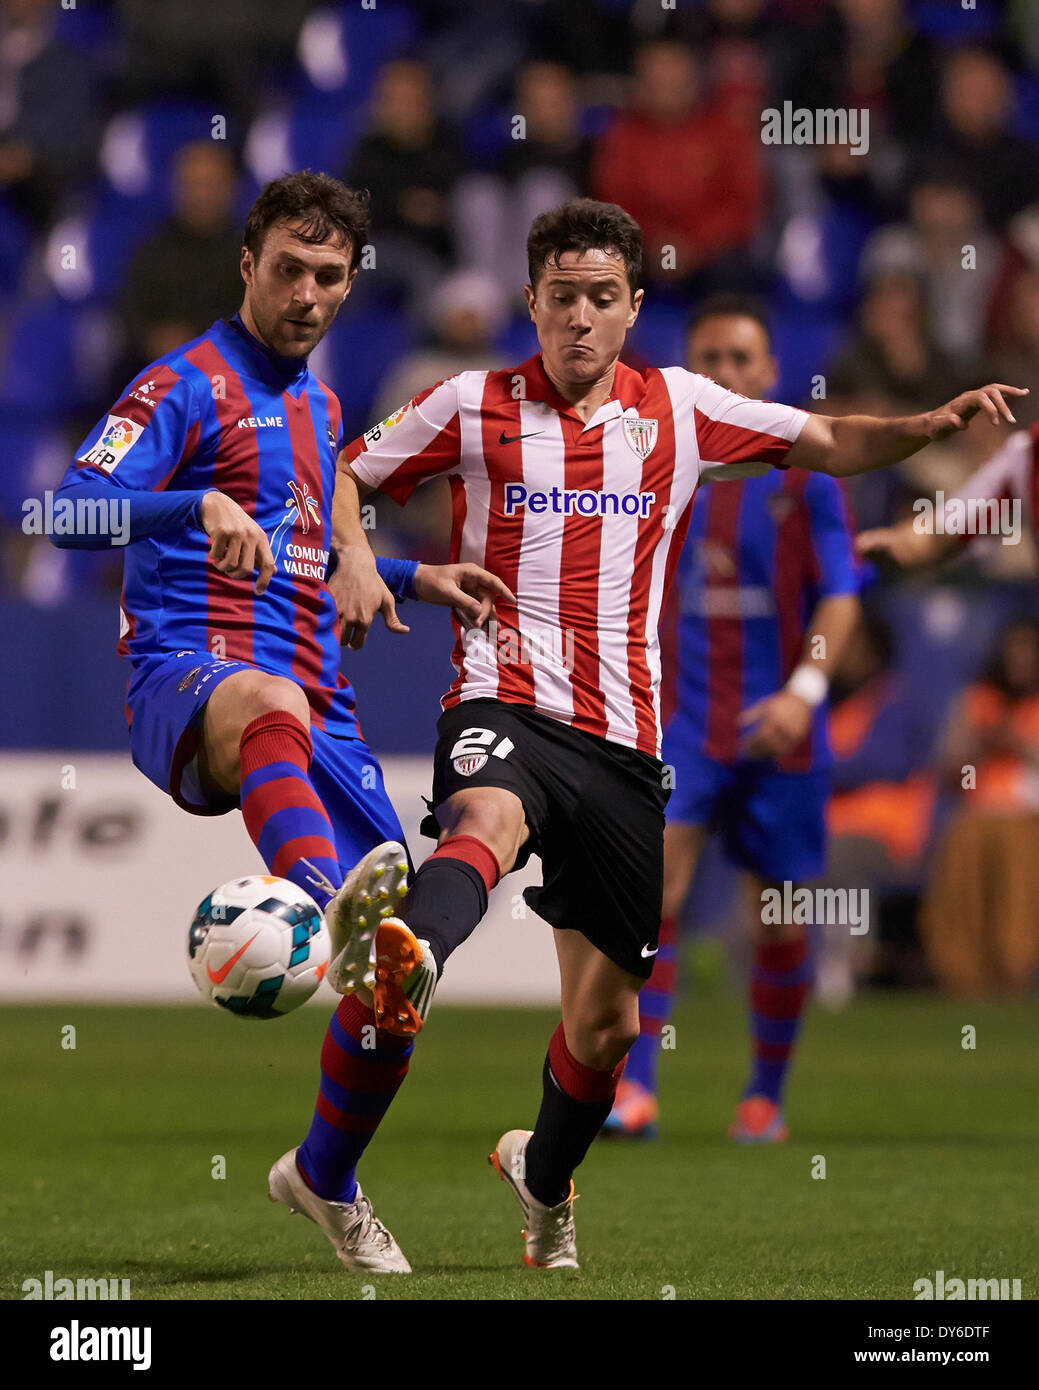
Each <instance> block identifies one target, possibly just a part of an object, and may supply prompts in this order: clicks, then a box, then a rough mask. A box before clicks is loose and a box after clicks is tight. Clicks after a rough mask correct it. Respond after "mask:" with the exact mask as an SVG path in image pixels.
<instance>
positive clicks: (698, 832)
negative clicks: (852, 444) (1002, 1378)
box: [606, 295, 859, 1143]
mask: <svg viewBox="0 0 1039 1390" xmlns="http://www.w3.org/2000/svg"><path fill="white" fill-rule="evenodd" d="M686 364H687V366H688V367H689V370H690V371H693V372H699V373H700V374H702V375H703V376H709V377H712V378H713V379H714V380H715V381H716V382H717V383H718V385H719V386H722V387H724V388H725V389H726V390H728V391H738V392H739V393H740V394H741V395H744V396H751V397H755V398H760V397H765V396H768V395H769V394H770V393H771V392H772V391H773V389H774V388H775V384H776V381H777V379H778V366H777V363H776V361H775V359H774V358H773V357H772V355H771V346H770V341H769V329H768V323H767V320H766V319H765V317H764V315H763V312H762V310H761V309H760V307H758V306H757V305H756V304H755V303H754V302H753V301H750V300H746V299H743V298H740V297H738V296H735V295H719V296H717V297H715V298H714V299H711V300H708V301H707V302H706V303H705V304H703V305H702V306H701V308H700V309H699V310H698V311H697V312H696V314H695V315H694V317H693V319H692V321H691V325H690V329H689V337H688V352H687V357H686ZM701 476H702V475H701ZM678 590H679V604H680V609H681V617H680V628H679V634H678V702H677V708H676V710H675V714H674V717H673V719H672V720H671V721H670V723H669V724H668V727H667V730H666V732H665V735H664V744H663V752H662V755H661V756H662V757H663V760H664V763H665V765H666V766H667V767H669V768H672V769H673V770H674V771H673V791H672V793H671V800H670V802H669V803H668V815H667V827H666V829H665V831H664V900H663V910H662V916H661V924H660V949H659V952H658V954H657V958H656V963H655V965H654V967H653V974H652V975H651V976H650V978H649V981H648V982H647V984H646V987H645V989H644V990H643V991H642V994H641V996H640V999H639V1037H638V1040H637V1041H636V1043H635V1044H634V1046H633V1047H632V1049H631V1052H630V1053H629V1054H628V1060H627V1064H626V1066H625V1070H624V1076H623V1078H622V1080H621V1082H620V1085H619V1087H618V1090H617V1101H616V1104H615V1106H614V1108H613V1111H612V1113H611V1114H610V1117H609V1119H608V1120H607V1122H606V1128H607V1132H610V1133H617V1134H624V1135H631V1136H643V1137H649V1136H651V1135H652V1134H655V1132H656V1124H657V1118H658V1105H657V1059H658V1054H659V1050H660V1041H661V1029H662V1028H663V1026H664V1025H665V1024H666V1023H668V1022H669V1020H670V1018H671V1014H672V1011H673V1008H674V998H675V984H676V981H675V974H676V960H675V954H676V938H677V934H678V923H679V919H680V917H681V914H682V909H683V907H684V906H685V902H686V899H687V898H688V896H689V891H690V888H691V887H692V883H693V877H694V875H695V873H696V866H697V863H698V862H699V859H700V855H701V852H702V850H703V847H704V844H705V843H706V840H707V837H708V835H709V834H710V833H711V832H712V831H718V832H720V833H721V835H722V837H723V842H724V847H725V851H726V855H727V857H728V858H729V859H730V860H731V861H732V862H733V863H734V864H736V865H738V866H739V867H740V868H741V869H742V870H744V871H745V872H744V875H743V878H744V882H743V887H744V889H745V892H746V904H747V906H746V911H747V916H748V920H749V921H750V923H751V938H752V943H753V948H754V967H753V975H752V979H751V986H750V1028H751V1042H752V1063H751V1073H750V1077H749V1079H748V1081H747V1084H746V1086H745V1088H744V1091H743V1096H742V1099H741V1100H740V1102H739V1104H738V1106H737V1107H736V1116H735V1119H734V1121H733V1124H732V1126H731V1128H730V1130H729V1134H730V1136H731V1137H732V1138H734V1139H737V1140H740V1141H742V1142H748V1143H749V1142H761V1141H770V1140H771V1141H773V1142H775V1141H780V1140H783V1139H785V1138H786V1133H787V1131H786V1125H785V1123H784V1120H783V1115H782V1110H781V1104H782V1094H783V1084H784V1081H785V1080H786V1075H787V1071H788V1068H789V1066H790V1063H791V1060H792V1057H793V1051H794V1046H795V1043H796V1040H797V1034H798V1029H799V1026H800V1022H801V1014H802V1011H803V1009H804V1006H805V1003H806V1002H807V999H808V996H809V994H810V991H811V982H812V966H811V949H810V943H809V940H808V934H807V930H806V928H805V926H804V925H802V924H799V923H796V922H784V923H778V924H771V923H769V922H766V921H764V920H763V913H762V891H763V890H764V889H765V888H768V887H778V888H779V889H780V891H782V885H783V883H784V881H786V882H789V883H792V884H794V885H800V884H801V883H803V882H804V881H805V880H806V879H810V878H815V877H817V876H819V875H820V874H822V872H823V869H824V867H825V826H824V817H825V806H826V797H827V793H828V789H829V778H828V767H829V763H830V749H829V743H828V740H827V731H826V708H827V707H826V692H827V687H828V683H829V677H830V675H831V673H832V672H833V671H834V670H835V669H836V667H837V666H838V664H839V662H840V658H841V653H842V651H843V650H844V646H845V643H846V642H847V640H848V635H849V633H850V632H851V630H852V628H853V627H854V625H855V621H856V618H857V616H858V611H859V603H858V599H857V597H856V594H857V591H858V576H857V568H856V564H855V557H854V551H853V544H852V531H851V523H850V518H849V516H848V509H847V506H846V504H845V498H844V494H843V492H842V490H841V486H840V484H839V483H838V482H837V481H836V480H835V479H834V478H831V477H827V476H826V475H825V474H821V473H816V474H807V473H804V472H802V471H800V470H794V471H790V472H777V471H775V470H773V471H772V472H771V473H769V474H767V475H766V476H764V477H760V478H748V479H747V480H746V481H742V482H734V483H724V485H722V483H721V481H720V482H719V485H717V486H707V487H706V488H705V489H704V490H703V491H702V492H701V494H700V496H699V498H698V500H697V504H696V506H695V507H694V509H693V517H692V522H691V524H690V528H689V536H688V539H687V540H686V543H685V545H684V546H683V548H682V553H681V557H680V559H679V562H678Z"/></svg>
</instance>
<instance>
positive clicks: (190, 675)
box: [177, 666, 202, 695]
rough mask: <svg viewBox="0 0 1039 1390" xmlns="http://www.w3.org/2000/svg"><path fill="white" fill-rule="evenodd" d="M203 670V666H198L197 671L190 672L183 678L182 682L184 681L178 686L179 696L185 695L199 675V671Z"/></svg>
mask: <svg viewBox="0 0 1039 1390" xmlns="http://www.w3.org/2000/svg"><path fill="white" fill-rule="evenodd" d="M201 670H202V667H201V666H196V667H195V669H194V670H193V671H189V672H188V674H187V675H186V676H185V677H184V678H183V680H182V681H181V682H180V684H179V685H178V686H177V694H178V695H183V694H184V691H185V690H187V688H188V686H189V685H190V684H191V682H192V681H193V680H194V679H195V677H196V676H197V675H198V673H199V671H201Z"/></svg>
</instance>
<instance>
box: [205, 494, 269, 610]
mask: <svg viewBox="0 0 1039 1390" xmlns="http://www.w3.org/2000/svg"><path fill="white" fill-rule="evenodd" d="M200 512H201V517H202V528H203V530H204V531H205V533H206V535H207V536H208V537H209V561H210V563H211V564H213V565H215V566H216V568H217V569H218V570H220V572H221V573H222V574H226V575H227V576H228V577H229V578H231V579H251V578H252V577H253V575H254V574H255V572H256V571H257V570H259V571H260V573H259V576H258V578H257V580H256V584H255V585H254V592H255V593H257V594H262V593H263V592H264V590H265V589H266V588H267V585H268V584H269V583H270V582H271V580H272V578H273V577H274V568H275V566H274V556H273V555H272V554H271V547H270V543H269V541H268V540H267V536H266V534H265V533H264V531H263V530H262V529H261V528H260V527H259V526H258V525H257V524H256V522H255V521H254V520H253V519H252V517H251V516H250V515H249V513H248V512H246V511H243V510H242V508H241V507H240V506H239V505H238V503H237V502H236V501H235V500H234V498H233V497H228V496H227V495H226V493H223V492H217V491H215V490H214V491H213V492H207V493H206V495H205V497H203V499H202V506H201V508H200Z"/></svg>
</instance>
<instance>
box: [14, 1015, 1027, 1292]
mask: <svg viewBox="0 0 1039 1390" xmlns="http://www.w3.org/2000/svg"><path fill="white" fill-rule="evenodd" d="M555 1017H556V1015H554V1014H553V1013H552V1012H551V1011H549V1010H540V1011H539V1010H511V1009H509V1010H499V1011H493V1010H489V1009H463V1008H450V1007H446V1006H445V1007H443V1008H442V1009H440V1010H436V1009H435V1010H434V1012H433V1015H432V1017H431V1019H430V1022H429V1025H428V1027H427V1030H426V1034H425V1036H423V1038H422V1039H421V1041H420V1044H419V1046H417V1047H416V1049H415V1055H414V1058H413V1061H412V1068H411V1075H410V1076H409V1078H408V1081H407V1083H406V1085H405V1087H404V1089H403V1091H402V1092H401V1094H400V1096H399V1097H398V1098H397V1101H396V1102H395V1103H394V1106H393V1108H392V1109H391V1111H390V1113H389V1116H388V1117H387V1120H386V1121H385V1123H384V1124H383V1126H382V1128H381V1130H380V1132H379V1134H378V1135H377V1137H376V1139H375V1141H374V1142H373V1144H372V1146H371V1148H370V1149H369V1151H368V1154H367V1155H366V1157H365V1160H364V1163H363V1166H362V1169H361V1177H362V1182H363V1184H364V1187H365V1190H366V1191H367V1192H368V1193H369V1195H370V1196H371V1197H372V1198H373V1201H374V1204H375V1208H376V1211H377V1212H378V1213H379V1215H380V1216H381V1217H382V1218H383V1219H384V1220H385V1221H386V1223H387V1225H388V1226H389V1227H390V1229H391V1230H392V1231H393V1232H394V1234H395V1235H396V1237H397V1239H398V1241H399V1242H400V1244H401V1246H402V1248H403V1249H404V1251H405V1253H406V1254H407V1255H408V1258H409V1259H410V1261H411V1263H412V1265H413V1266H414V1269H415V1273H414V1275H413V1276H412V1277H410V1278H408V1277H400V1276H382V1277H373V1276H370V1275H369V1276H360V1275H351V1274H348V1273H346V1272H345V1271H344V1270H343V1269H342V1268H341V1266H340V1265H339V1264H338V1263H337V1261H336V1260H335V1258H334V1255H333V1253H332V1250H331V1247H330V1246H329V1245H328V1243H327V1241H326V1240H325V1238H324V1237H323V1236H322V1235H321V1234H320V1232H319V1231H318V1230H317V1229H316V1227H314V1226H312V1225H311V1224H310V1223H309V1222H308V1221H306V1220H304V1219H303V1218H302V1217H290V1216H289V1214H288V1213H287V1212H286V1211H285V1209H284V1208H283V1207H280V1206H277V1207H276V1206H272V1205H270V1204H269V1203H268V1202H267V1200H266V1175H267V1169H268V1167H269V1166H270V1164H271V1162H272V1161H273V1160H274V1159H275V1158H277V1157H278V1156H279V1155H280V1154H281V1153H282V1152H283V1151H284V1150H285V1149H287V1148H289V1147H290V1146H291V1145H293V1144H294V1143H298V1142H299V1141H300V1140H301V1139H302V1137H303V1134H304V1133H305V1130H306V1126H307V1123H308V1121H309V1115H310V1110H311V1105H312V1103H313V1099H314V1094H315V1091H316V1086H317V1057H318V1051H319V1049H320V1045H321V1039H322V1036H323V1032H324V1025H325V1015H324V1013H323V1011H321V1010H318V1009H305V1010H303V1011H302V1012H301V1013H298V1014H295V1015H293V1016H292V1017H289V1018H286V1019H284V1020H279V1021H277V1022H271V1023H245V1022H242V1021H240V1020H237V1019H232V1018H228V1017H227V1016H225V1015H222V1014H219V1013H217V1012H216V1011H215V1010H210V1009H207V1008H205V1007H202V1006H199V1007H196V1008H191V1007H185V1008H174V1009H159V1008H100V1007H90V1006H86V1005H65V1006H60V1007H50V1006H48V1007H46V1008H44V1007H39V1008H15V1007H9V1008H6V1009H5V1010H4V1011H3V1013H2V1014H0V1055H2V1056H3V1058H4V1066H3V1068H2V1070H0V1114H2V1115H3V1117H4V1118H3V1126H2V1134H3V1137H2V1139H0V1156H2V1171H0V1296H2V1297H4V1298H8V1299H19V1298H22V1297H23V1293H22V1281H23V1280H25V1279H28V1278H31V1277H36V1278H42V1277H43V1274H44V1271H45V1270H47V1269H50V1270H52V1271H53V1272H54V1277H55V1278H60V1277H71V1278H76V1277H84V1278H87V1277H89V1278H100V1277H118V1278H129V1279H130V1281H131V1295H132V1297H133V1298H134V1299H199V1298H204V1299H228V1298H236V1299H301V1298H305V1299H342V1298H347V1299H353V1298H356V1299H360V1298H364V1297H371V1296H372V1292H371V1286H373V1285H374V1286H375V1296H376V1297H377V1298H379V1299H408V1298H421V1299H527V1298H544V1297H550V1298H560V1299H618V1298H623V1299H661V1298H664V1297H668V1296H673V1297H674V1298H676V1299H690V1298H707V1299H717V1298H724V1299H749V1298H768V1299H780V1298H785V1299H790V1298H794V1299H799V1298H826V1299H858V1298H880V1299H906V1298H911V1297H912V1285H913V1281H914V1280H915V1279H918V1278H922V1277H931V1278H933V1277H934V1273H935V1271H936V1270H938V1269H942V1270H944V1271H945V1273H946V1277H952V1276H960V1277H964V1278H966V1277H1007V1278H1019V1279H1021V1280H1022V1292H1023V1297H1024V1298H1026V1299H1030V1298H1034V1297H1035V1296H1036V1292H1037V1290H1039V1267H1037V1265H1039V1260H1037V1249H1036V1244H1035V1239H1034V1224H1033V1218H1034V1200H1035V1176H1036V1161H1035V1152H1036V1141H1037V1139H1039V1112H1037V1107H1036V1104H1035V1100H1036V1078H1037V1071H1039V1063H1037V1048H1036V1026H1035V1012H1034V1007H1033V1006H1030V1005H1029V1004H1027V1003H1013V1004H998V1005H997V1004H985V1005H982V1004H976V1003H959V1002H954V1001H948V1000H936V999H933V998H925V997H913V998H898V997H893V996H891V997H880V996H874V997H865V998H862V999H859V1000H857V1001H855V1002H854V1003H853V1004H852V1005H851V1007H849V1008H848V1009H847V1010H845V1011H844V1012H842V1013H839V1014H831V1013H827V1012H825V1011H824V1010H822V1009H820V1008H818V1007H816V1008H813V1010H812V1011H811V1013H810V1015H809V1017H808V1020H807V1024H806V1028H805V1033H804V1039H803V1043H802V1046H801V1049H800V1052H799V1055H798V1057H797V1060H796V1063H795V1068H794V1073H793V1077H792V1081H791V1084H790V1087H789V1094H788V1104H787V1117H788V1121H789V1123H790V1127H791V1139H790V1141H789V1142H788V1143H787V1144H785V1145H782V1146H779V1147H767V1148H738V1147H736V1146H734V1145H732V1144H730V1143H729V1142H728V1141H727V1140H726V1139H725V1138H724V1131H725V1127H726V1124H727V1123H728V1121H729V1119H730V1116H731V1111H732V1106H733V1104H734V1101H735V1099H736V1095H737V1091H738V1088H739V1086H740V1084H741V1083H742V1080H743V1073H744V1069H745V1065H746V1053H747V1043H746V1037H745V1025H744V1019H743V1012H742V1006H741V1003H740V1001H739V1000H737V999H735V998H714V999H708V1000H706V1001H702V1002H696V1001H692V1002H689V1003H687V1004H685V1005H684V1006H683V1007H682V1009H681V1011H680V1012H679V1014H678V1016H677V1018H676V1020H675V1024H676V1030H677V1031H676V1036H675V1044H676V1045H675V1048H674V1050H673V1051H670V1052H665V1053H664V1054H663V1056H662V1098H663V1106H664V1121H663V1137H662V1138H661V1139H660V1140H659V1141H657V1142H656V1143H650V1144H630V1143H629V1144H624V1143H616V1142H614V1143H608V1142H606V1143H604V1142H602V1141H599V1142H597V1143H596V1144H595V1145H594V1146H593V1148H592V1151H591V1153H590V1154H589V1156H588V1158H587V1159H586V1161H585V1163H584V1165H583V1166H582V1168H581V1169H580V1171H579V1173H578V1177H577V1189H578V1191H579V1192H580V1193H581V1194H582V1196H581V1199H580V1201H579V1202H578V1203H577V1208H576V1218H577V1231H578V1243H579V1250H580V1255H581V1260H582V1268H581V1270H580V1271H579V1272H575V1271H558V1272H551V1273H549V1272H546V1273H539V1272H537V1271H532V1270H527V1269H525V1268H524V1267H523V1266H522V1265H521V1263H520V1255H521V1253H522V1245H521V1241H520V1235H519V1229H520V1225H521V1217H520V1212H519V1208H518V1206H517V1205H516V1203H515V1200H514V1198H513V1197H512V1195H511V1193H510V1192H509V1191H508V1189H507V1188H506V1187H505V1186H504V1184H502V1183H501V1182H500V1181H499V1180H498V1178H497V1177H496V1175H495V1174H494V1173H493V1171H492V1170H491V1169H490V1168H489V1167H488V1165H487V1154H488V1153H489V1152H490V1149H491V1148H492V1146H493V1144H494V1142H495V1141H496V1139H497V1138H498V1136H499V1134H500V1133H501V1132H502V1131H503V1130H505V1129H509V1128H512V1127H514V1126H526V1127H530V1126H531V1125H532V1124H533V1121H534V1117H535V1115H536V1113H537V1104H538V1098H539V1094H540V1071H541V1063H542V1058H543V1056H544V1050H545V1046H546V1043H547V1040H548V1037H549V1035H550V1033H551V1031H552V1028H553V1026H554V1022H555ZM67 1024H72V1025H74V1026H75V1029H76V1037H75V1042H76V1046H75V1049H74V1050H69V1049H66V1048H63V1047H62V1028H63V1026H64V1025H67ZM967 1024H970V1025H973V1027H974V1028H975V1029H976V1030H977V1045H976V1048H975V1049H974V1050H973V1051H969V1050H965V1049H964V1048H963V1047H962V1046H961V1030H962V1028H963V1027H964V1025H967ZM217 1155H221V1156H222V1157H223V1159H224V1161H225V1165H226V1177H225V1178H224V1179H222V1180H220V1179H215V1178H214V1177H213V1176H212V1173H213V1169H214V1159H215V1156H217ZM817 1156H822V1157H823V1158H824V1159H825V1164H826V1176H825V1178H824V1179H823V1178H813V1176H812V1172H813V1166H814V1167H815V1168H816V1169H817V1170H818V1167H819V1165H818V1162H817ZM366 1286H368V1288H367V1290H366ZM671 1291H673V1292H671Z"/></svg>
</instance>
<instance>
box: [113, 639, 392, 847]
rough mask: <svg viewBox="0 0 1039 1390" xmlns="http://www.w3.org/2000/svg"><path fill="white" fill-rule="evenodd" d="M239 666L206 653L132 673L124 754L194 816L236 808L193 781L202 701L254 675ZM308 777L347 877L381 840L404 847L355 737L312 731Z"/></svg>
mask: <svg viewBox="0 0 1039 1390" xmlns="http://www.w3.org/2000/svg"><path fill="white" fill-rule="evenodd" d="M256 669H257V668H256V667H255V666H251V665H250V664H249V663H248V662H245V661H221V660H219V659H218V658H217V657H215V656H209V655H207V654H206V653H205V652H177V654H176V655H160V656H156V657H154V658H151V659H150V660H146V661H145V662H143V663H140V664H138V665H137V666H135V668H134V673H133V675H132V676H131V678H130V683H129V686H128V688H127V693H126V708H127V713H128V715H129V718H130V756H131V757H132V758H133V761H134V766H135V767H138V768H139V769H140V770H141V772H143V773H144V775H145V777H147V778H148V780H149V782H154V783H155V785H156V786H157V787H158V788H159V790H160V791H164V792H166V793H167V794H168V795H169V796H171V797H172V798H173V800H174V801H175V802H176V803H177V805H178V806H180V807H182V808H183V809H184V810H185V811H190V812H191V813H192V815H196V816H221V815H225V814H226V813H227V812H228V811H233V810H235V809H236V808H237V807H238V805H239V801H238V797H220V798H219V799H214V798H212V797H208V798H207V797H206V796H205V795H204V794H203V791H202V788H201V785H200V783H199V771H198V745H199V730H200V726H201V723H202V715H203V711H204V710H205V706H206V701H207V700H208V699H209V697H210V695H212V693H213V691H214V690H215V689H216V688H217V686H218V685H219V684H220V682H221V681H222V680H226V678H227V677H228V676H233V675H234V674H235V673H236V672H238V671H251V670H256ZM310 738H311V742H312V744H313V747H314V760H313V762H312V763H311V765H310V780H311V782H312V783H313V784H314V790H315V791H316V792H317V794H318V796H319V797H320V798H321V804H322V805H323V806H324V808H325V811H326V812H327V813H328V818H329V820H330V821H331V822H332V829H333V830H334V832H335V846H336V855H337V857H338V859H339V867H340V869H341V870H342V872H343V873H344V874H345V873H346V872H348V870H350V869H352V868H353V866H354V865H355V864H356V863H357V861H358V860H359V859H360V858H362V857H363V856H364V855H365V854H367V853H368V851H369V850H370V849H373V848H374V847H375V846H376V845H378V844H381V843H382V842H383V841H384V840H398V841H399V842H400V843H401V844H404V843H405V840H404V831H403V830H402V829H401V824H400V820H399V819H398V817H397V813H396V811H395V810H394V809H393V806H392V805H391V803H390V799H389V797H388V796H387V795H386V788H385V786H384V784H383V778H382V768H381V767H380V766H379V764H378V761H377V760H376V758H375V755H374V754H373V753H372V751H371V749H370V748H369V747H368V745H367V744H366V743H365V741H364V739H361V738H336V737H335V736H334V735H333V734H326V733H325V732H324V730H322V729H314V728H312V729H311V731H310Z"/></svg>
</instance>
